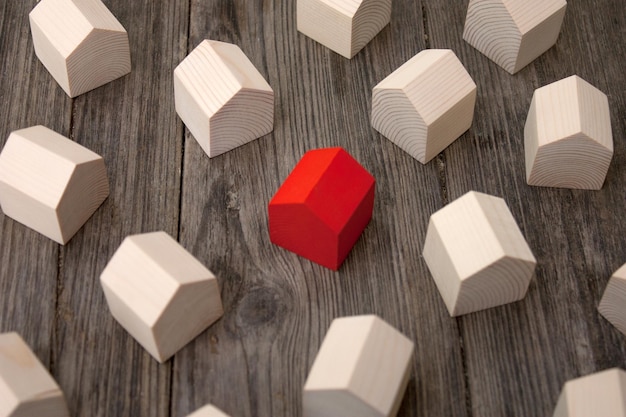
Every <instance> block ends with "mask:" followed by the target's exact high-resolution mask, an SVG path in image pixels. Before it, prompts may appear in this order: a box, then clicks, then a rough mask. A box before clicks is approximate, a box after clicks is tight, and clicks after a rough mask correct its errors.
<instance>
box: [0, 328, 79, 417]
mask: <svg viewBox="0 0 626 417" xmlns="http://www.w3.org/2000/svg"><path fill="white" fill-rule="evenodd" d="M69 415H70V414H69V411H68V409H67V405H66V403H65V397H64V396H63V392H61V389H60V388H59V386H58V385H57V383H56V382H55V380H54V379H53V378H52V376H50V374H49V373H48V370H47V369H46V368H45V367H44V366H43V364H42V363H41V362H39V359H37V356H35V354H34V353H33V352H32V351H31V350H30V348H29V347H28V345H27V344H26V342H24V340H23V339H22V338H21V337H20V335H18V334H17V333H3V334H0V417H35V416H36V417H69Z"/></svg>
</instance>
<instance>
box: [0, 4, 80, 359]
mask: <svg viewBox="0 0 626 417" xmlns="http://www.w3.org/2000/svg"><path fill="white" fill-rule="evenodd" d="M35 4H36V1H34V0H33V1H21V2H3V4H2V5H1V6H0V33H2V34H3V35H2V36H1V37H0V74H1V78H0V103H2V111H1V112H0V147H2V146H4V143H5V142H6V139H7V138H8V136H9V134H10V132H11V131H14V130H18V129H23V128H26V127H30V126H33V125H37V124H42V125H45V126H47V127H49V128H51V129H54V130H56V131H57V132H60V133H61V134H66V135H67V134H68V133H69V126H70V105H71V102H70V100H69V99H67V97H66V96H65V93H63V91H62V90H60V89H58V88H57V85H56V83H55V81H54V80H53V79H52V77H50V75H49V74H48V72H47V71H46V70H45V68H44V67H43V65H41V64H40V63H39V61H38V60H37V58H36V57H35V54H34V51H33V48H32V41H31V38H30V28H29V23H28V13H29V12H30V10H31V9H32V8H33V7H34V5H35ZM57 260H58V245H57V244H56V243H55V242H53V241H51V240H50V239H48V238H46V237H45V236H42V235H40V234H38V233H37V232H34V231H33V230H31V229H28V228H27V227H26V226H24V225H22V224H20V223H17V222H15V221H14V220H12V219H10V218H8V217H6V216H5V215H4V214H0V332H5V331H17V332H18V333H20V334H21V335H22V336H23V337H24V339H25V340H26V342H27V343H28V344H29V345H30V346H31V347H32V348H33V350H34V351H35V353H36V354H37V356H38V357H39V359H40V360H41V361H42V362H43V363H44V364H45V365H46V366H47V367H48V368H52V369H53V368H54V363H52V360H51V356H52V350H53V348H54V333H53V330H54V319H55V305H56V300H57V270H58V267H57V263H58V262H57ZM53 370H54V369H53Z"/></svg>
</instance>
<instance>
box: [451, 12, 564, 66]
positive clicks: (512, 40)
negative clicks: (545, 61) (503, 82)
mask: <svg viewBox="0 0 626 417" xmlns="http://www.w3.org/2000/svg"><path fill="white" fill-rule="evenodd" d="M566 7H567V2H566V1H565V0H524V1H519V0H470V2H469V6H468V10H467V17H466V19H465V29H464V30H463V39H465V40H466V41H467V42H468V43H469V44H470V45H472V46H473V47H474V48H476V49H478V51H480V52H481V53H483V54H484V55H486V56H487V57H488V58H489V59H491V60H492V61H494V62H495V63H496V64H498V65H500V66H501V67H502V68H504V69H505V70H506V71H508V72H509V73H511V74H515V73H516V72H518V71H519V70H521V69H522V68H524V67H525V66H526V65H528V64H530V63H531V62H532V61H533V60H535V58H537V57H538V56H539V55H541V54H543V53H544V52H545V51H547V50H548V49H550V48H551V47H552V46H553V45H554V44H555V43H556V40H557V38H558V37H559V32H560V31H561V24H562V23H563V17H564V16H565V9H566Z"/></svg>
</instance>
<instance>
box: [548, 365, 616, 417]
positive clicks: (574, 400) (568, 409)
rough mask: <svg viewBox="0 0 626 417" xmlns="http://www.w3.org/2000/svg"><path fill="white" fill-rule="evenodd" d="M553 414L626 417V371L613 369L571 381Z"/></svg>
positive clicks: (579, 416) (559, 415) (558, 415)
mask: <svg viewBox="0 0 626 417" xmlns="http://www.w3.org/2000/svg"><path fill="white" fill-rule="evenodd" d="M553 417H626V372H624V371H623V370H621V369H619V368H613V369H609V370H606V371H602V372H597V373H595V374H591V375H587V376H584V377H581V378H577V379H572V380H570V381H567V382H566V383H565V385H564V386H563V390H562V391H561V395H560V396H559V400H558V402H557V405H556V408H555V410H554V414H553Z"/></svg>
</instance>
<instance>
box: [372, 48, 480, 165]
mask: <svg viewBox="0 0 626 417" xmlns="http://www.w3.org/2000/svg"><path fill="white" fill-rule="evenodd" d="M475 103H476V84H475V83H474V81H473V80H472V77H470V75H469V74H468V73H467V71H466V70H465V68H464V67H463V64H462V63H461V62H460V61H459V59H458V58H457V57H456V55H455V54H454V52H453V51H451V50H448V49H429V50H425V51H422V52H420V53H418V54H417V55H415V56H414V57H413V58H411V59H410V60H408V61H407V62H406V63H404V64H403V65H402V66H401V67H400V68H398V69H397V70H395V71H394V72H392V73H391V74H390V75H389V76H388V77H387V78H385V79H384V80H382V81H381V82H380V83H378V84H377V85H376V86H375V87H374V90H373V92H372V127H374V129H376V130H377V131H379V132H380V133H382V134H383V135H384V136H385V137H387V138H389V139H390V140H391V141H392V142H393V143H395V144H396V145H398V146H399V147H400V148H402V149H403V150H404V151H406V152H408V154H409V155H411V156H412V157H413V158H415V159H417V160H418V161H420V162H421V163H423V164H425V163H427V162H429V161H430V160H431V159H433V158H434V157H435V156H437V155H438V154H439V153H440V152H441V151H443V150H444V149H445V148H447V147H448V146H449V145H450V144H451V143H452V142H454V141H455V140H456V139H457V138H458V137H459V136H461V135H462V134H463V133H464V132H465V131H467V129H469V127H470V126H471V124H472V119H473V117H474V105H475Z"/></svg>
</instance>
